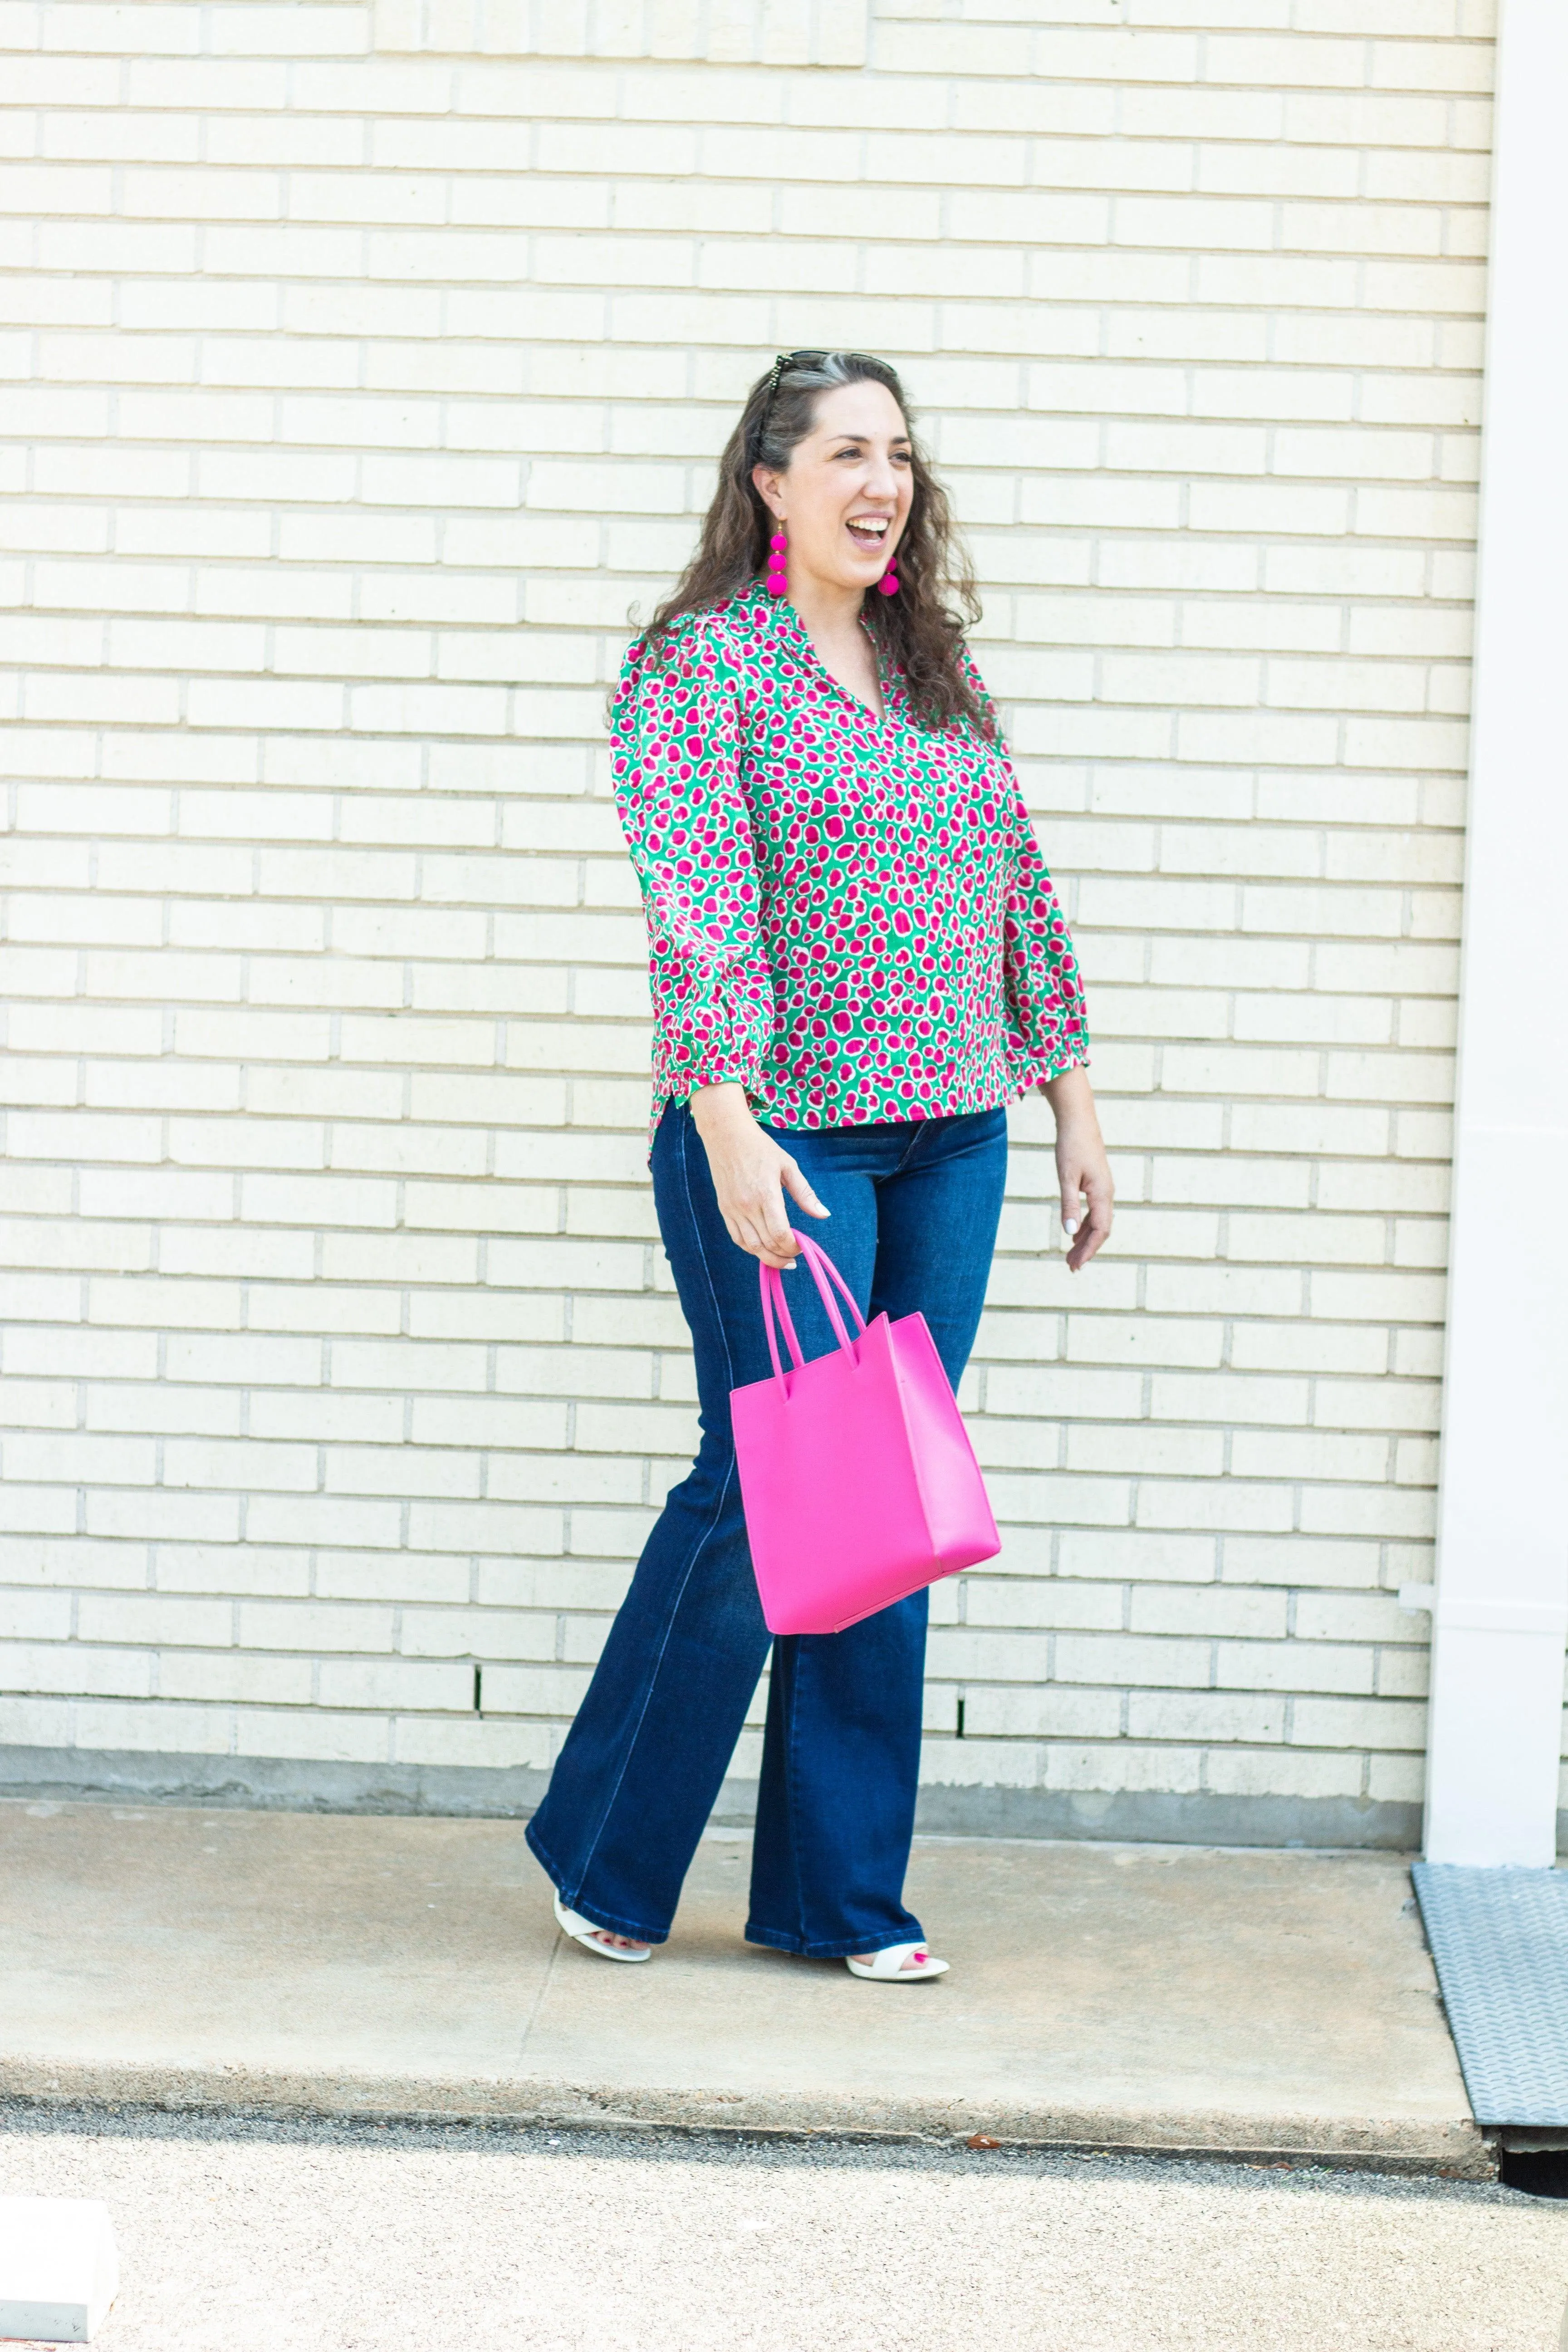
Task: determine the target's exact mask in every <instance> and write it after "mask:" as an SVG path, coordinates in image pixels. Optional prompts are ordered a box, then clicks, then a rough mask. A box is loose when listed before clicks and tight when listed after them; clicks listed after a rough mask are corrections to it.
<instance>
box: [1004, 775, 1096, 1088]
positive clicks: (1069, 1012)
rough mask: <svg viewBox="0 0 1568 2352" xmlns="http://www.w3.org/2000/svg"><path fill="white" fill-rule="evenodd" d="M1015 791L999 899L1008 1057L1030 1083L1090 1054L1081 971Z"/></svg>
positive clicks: (1058, 1072) (1020, 1078) (1022, 1079)
mask: <svg viewBox="0 0 1568 2352" xmlns="http://www.w3.org/2000/svg"><path fill="white" fill-rule="evenodd" d="M1008 782H1009V783H1010V785H1011V789H1012V793H1013V840H1014V859H1013V872H1012V877H1011V880H1010V882H1009V884H1008V887H1007V894H1006V898H1005V900H1004V902H1003V904H1004V914H1003V924H1002V957H1003V976H1004V985H1005V991H1006V998H1007V1015H1008V1026H1009V1028H1010V1029H1011V1030H1012V1032H1013V1037H1012V1040H1011V1055H1013V1056H1016V1076H1017V1078H1018V1081H1019V1083H1021V1084H1024V1085H1029V1086H1035V1085H1037V1084H1038V1083H1039V1082H1040V1081H1041V1080H1042V1079H1045V1078H1056V1077H1059V1076H1061V1074H1062V1072H1063V1071H1064V1070H1070V1069H1073V1068H1074V1067H1076V1066H1078V1065H1079V1063H1084V1062H1087V1061H1088V1060H1089V1023H1088V1019H1087V1017H1086V1014H1085V1011H1084V1001H1083V975H1082V973H1081V972H1080V971H1079V961H1078V957H1077V956H1076V955H1075V954H1074V952H1073V944H1072V939H1071V936H1070V934H1069V933H1068V927H1067V920H1066V918H1065V917H1064V915H1063V913H1062V910H1061V908H1060V905H1059V904H1058V899H1057V894H1056V891H1055V890H1054V889H1053V888H1052V887H1051V877H1050V874H1049V872H1048V870H1047V866H1046V861H1045V859H1044V857H1043V856H1041V855H1040V845H1039V843H1038V841H1037V839H1036V838H1035V828H1034V825H1033V824H1031V822H1030V819H1029V812H1028V810H1027V809H1026V807H1025V806H1024V796H1023V794H1022V793H1020V792H1019V790H1018V787H1017V784H1016V782H1014V780H1013V779H1012V777H1011V775H1009V779H1008Z"/></svg>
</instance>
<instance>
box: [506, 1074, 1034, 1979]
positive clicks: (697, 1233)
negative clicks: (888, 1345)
mask: <svg viewBox="0 0 1568 2352" xmlns="http://www.w3.org/2000/svg"><path fill="white" fill-rule="evenodd" d="M770 1132H773V1133H774V1134H775V1136H776V1139H777V1140H778V1141H779V1142H780V1143H781V1144H782V1145H783V1146H784V1150H786V1151H789V1152H792V1153H793V1154H794V1156H795V1159H796V1160H798V1161H799V1163H800V1166H801V1168H802V1169H803V1170H804V1171H805V1175H806V1177H807V1179H808V1181H810V1183H811V1184H812V1186H813V1187H814V1189H815V1190H816V1194H817V1196H818V1198H819V1199H820V1200H821V1201H822V1202H824V1203H825V1205H826V1207H827V1208H829V1209H830V1210H831V1211H832V1215H831V1217H830V1218H826V1219H822V1218H815V1217H808V1216H807V1215H806V1214H805V1211H804V1210H800V1209H794V1210H792V1212H791V1214H792V1221H793V1222H794V1223H795V1224H796V1225H798V1226H800V1227H802V1228H803V1229H806V1230H809V1231H810V1232H811V1233H812V1234H813V1235H814V1236H815V1237H816V1239H817V1240H819V1241H820V1242H821V1244H822V1245H823V1247H824V1248H825V1249H826V1251H827V1253H828V1255H829V1256H830V1257H831V1258H832V1259H833V1261H834V1264H835V1265H837V1267H838V1269H839V1271H840V1273H841V1274H842V1275H843V1276H844V1278H845V1280H846V1281H847V1283H848V1285H849V1286H850V1288H851V1289H852V1290H853V1291H854V1293H855V1296H856V1297H857V1299H858V1301H859V1304H860V1307H861V1309H862V1312H863V1313H865V1314H866V1315H868V1316H871V1315H876V1314H879V1313H881V1312H882V1311H883V1309H886V1311H887V1312H888V1314H889V1315H890V1316H892V1317H895V1318H896V1317H898V1316H900V1315H908V1314H910V1312H911V1311H912V1310H913V1309H914V1308H915V1307H919V1308H920V1309H921V1312H922V1313H923V1315H924V1316H925V1318H926V1321H927V1322H928V1323H929V1324H930V1326H931V1336H932V1337H933V1339H935V1341H936V1345H937V1349H938V1352H939V1353H940V1355H941V1357H942V1363H943V1365H944V1367H945V1368H946V1371H947V1376H948V1378H949V1380H951V1381H952V1383H953V1386H954V1387H955V1388H956V1387H957V1385H958V1379H959V1375H960V1373H961V1372H962V1371H963V1367H964V1364H965V1362H966V1361H967V1360H968V1356H969V1350H970V1349H971V1348H972V1347H973V1343H974V1334H975V1330H976V1328H977V1327H978V1325H979V1321H980V1310H981V1306H982V1303H983V1302H984V1296H985V1280H986V1276H987V1274H988V1272H989V1270H990V1265H991V1253H992V1249H993V1247H994V1243H995V1238H996V1223H997V1219H998V1216H999V1215H1000V1213H1001V1207H1002V1188H1003V1181H1004V1178H1005V1173H1006V1165H1007V1122H1006V1116H1005V1113H1004V1112H1003V1111H1001V1110H986V1111H975V1112H972V1113H970V1114H968V1115H967V1116H965V1117H963V1118H929V1119H909V1120H903V1119H900V1120H890V1121H888V1122H885V1123H881V1124H879V1125H876V1126H867V1127H840V1128H830V1129H820V1130H816V1131H812V1130H804V1131H791V1132H790V1133H788V1134H785V1133H784V1132H783V1131H782V1130H770ZM653 1181H654V1199H655V1202H656V1205H657V1207H658V1223H659V1231H660V1233H661V1234H663V1236H664V1245H665V1250H666V1252H667V1254H668V1258H669V1263H670V1267H671V1269H672V1271H673V1273H674V1276H675V1284H676V1288H677V1290H678V1291H679V1296H680V1304H681V1307H682V1309H683V1310H684V1312H685V1316H686V1319H687V1321H688V1323H689V1325H690V1327H691V1339H692V1346H693V1348H694V1349H695V1351H696V1358H697V1385H698V1392H699V1397H700V1404H701V1427H702V1443H701V1446H700V1450H699V1453H698V1455H697V1460H696V1462H695V1463H694V1465H692V1468H691V1471H690V1474H689V1476H687V1477H686V1478H683V1479H682V1480H681V1482H680V1484H679V1486H675V1487H673V1488H672V1489H671V1491H670V1493H669V1495H668V1498H667V1500H666V1502H665V1506H664V1509H663V1512H662V1513H661V1514H660V1517H659V1518H658V1523H657V1524H656V1526H655V1528H654V1529H653V1532H652V1534H651V1535H650V1536H649V1537H648V1539H647V1544H646V1545H645V1547H644V1549H643V1555H642V1558H641V1559H640V1560H639V1561H638V1562H637V1574H636V1576H635V1577H634V1578H633V1580H632V1585H631V1590H630V1591H628V1593H627V1594H626V1600H625V1601H624V1602H623V1603H622V1606H621V1610H620V1613H619V1615H618V1616H617V1617H616V1622H615V1623H614V1625H613V1626H612V1627H611V1628H610V1634H609V1639H608V1641H607V1642H606V1643H605V1650H604V1654H603V1656H602V1657H601V1658H600V1660H599V1664H598V1668H597V1671H596V1672H595V1675H594V1679H593V1682H592V1684H591V1685H589V1689H588V1694H587V1696H586V1697H585V1698H584V1701H583V1705H582V1706H581V1707H580V1709H579V1710H578V1714H577V1718H576V1721H575V1722H574V1724H573V1726H572V1728H571V1730H570V1732H569V1733H568V1734H567V1738H566V1743H565V1746H564V1747H563V1748H562V1751H561V1755H560V1758H559V1759H558V1760H557V1762H556V1766H555V1771H554V1776H553V1778H552V1780H551V1784H550V1790H549V1794H548V1795H547V1796H546V1798H545V1800H544V1802H543V1804H542V1805H541V1807H540V1809H539V1811H537V1812H536V1813H535V1814H534V1816H533V1819H532V1820H531V1822H530V1823H529V1825H528V1843H529V1844H530V1845H531V1847H532V1849H533V1852H534V1853H535V1854H536V1855H537V1856H538V1858H539V1860H540V1861H541V1863H542V1864H543V1865H544V1868H545V1869H546V1871H548V1873H549V1874H550V1876H551V1877H552V1879H553V1880H554V1882H555V1885H556V1886H557V1888H558V1889H559V1890H560V1894H561V1897H562V1900H563V1902H564V1903H565V1904H566V1905H567V1906H569V1907H570V1908H571V1909H573V1910H574V1911H580V1912H582V1914H583V1915H584V1917H585V1918H588V1919H592V1920H593V1922H594V1923H595V1926H596V1927H606V1928H608V1929H609V1930H610V1931H611V1932H612V1933H613V1934H616V1935H620V1936H632V1937H637V1938H638V1939H639V1940H640V1941H642V1942H645V1943H650V1944H661V1943H663V1942H664V1940H665V1938H666V1937H668V1933H669V1923H670V1921H671V1919H672V1918H673V1917H674V1916H675V1906H676V1905H677V1903H678V1902H679V1897H680V1887H681V1882H682V1880H683V1879H684V1878H685V1876H686V1873H687V1870H688V1868H689V1864H690V1862H691V1857H692V1855H693V1853H695V1852H696V1850H697V1842H698V1840H699V1838H700V1836H701V1834H702V1832H703V1829H704V1827H705V1826H706V1823H707V1821H708V1816H709V1813H710V1811H711V1810H712V1806H713V1801H714V1799H715V1798H716V1797H717V1795H718V1793H719V1787H720V1783H721V1781H722V1780H723V1778H724V1773H725V1770H726V1768H727V1767H728V1765H729V1762H730V1759H731V1754H732V1753H733V1750H734V1747H735V1742H736V1740H737V1739H738V1738H739V1737H740V1733H741V1727H742V1723H743V1722H744V1720H745V1715H746V1709H747V1707H748V1706H749V1705H750V1703H751V1699H752V1693H753V1692H754V1690H755V1689H756V1686H757V1681H758V1677H759V1676H760V1675H761V1673H762V1670H763V1664H764V1663H765V1661H766V1658H767V1653H768V1632H767V1628H766V1626H765V1625H764V1624H763V1612H762V1608H761V1606H760V1604H759V1602H758V1599H757V1586H756V1580H755V1578H754V1577H753V1575H752V1559H751V1553H750V1551H749V1549H748V1548H747V1544H746V1525H745V1520H744V1517H742V1509H741V1492H740V1485H739V1482H738V1480H737V1477H736V1475H735V1451H734V1445H733V1444H732V1442H731V1433H730V1391H731V1389H732V1388H738V1387H740V1386H741V1385H742V1383H743V1382H745V1381H758V1380H762V1379H763V1378H764V1377H765V1375H766V1374H767V1372H768V1370H769V1362H768V1354H767V1343H766V1340H765V1339H764V1337H763V1317H762V1308H761V1305H760V1302H759V1299H758V1286H757V1262H756V1260H755V1258H753V1257H751V1256H748V1255H747V1254H746V1253H745V1252H744V1251H743V1250H741V1249H738V1248H737V1247H736V1245H735V1244H734V1243H733V1242H732V1241H731V1239H730V1236H729V1234H728V1233H727V1232H726V1231H725V1228H724V1221H723V1219H722V1218H721V1215H720V1213H719V1204H718V1202H717V1201H716V1200H715V1198H714V1195H713V1185H712V1181H711V1179H710V1175H709V1172H708V1158H707V1154H706V1152H705V1150H704V1149H703V1145H702V1139H701V1138H700V1135H699V1134H698V1132H697V1128H696V1124H695V1122H694V1121H693V1119H692V1118H691V1115H690V1112H689V1110H688V1109H687V1108H686V1107H685V1105H684V1104H682V1103H671V1104H669V1105H668V1107H667V1108H666V1110H665V1112H664V1116H663V1118H661V1119H660V1121H659V1127H658V1135H657V1136H656V1137H655V1139H654V1150H653ZM785 1280H786V1281H787V1282H788V1283H789V1285H790V1306H791V1312H792V1313H793V1315H794V1318H795V1328H796V1329H797V1330H798V1332H799V1334H800V1343H801V1347H802V1349H804V1350H805V1354H806V1355H807V1356H808V1357H810V1356H818V1355H821V1354H823V1353H824V1352H825V1351H826V1349H828V1348H830V1347H832V1346H833V1345H834V1344H835V1341H834V1338H833V1333H832V1331H831V1329H830V1328H829V1327H828V1323H827V1319H826V1316H825V1315H824V1314H823V1312H822V1306H821V1301H820V1300H819V1298H818V1297H817V1294H816V1285H815V1283H814V1282H813V1280H812V1277H811V1276H810V1274H809V1273H808V1272H807V1271H806V1269H805V1267H804V1266H796V1267H795V1268H794V1269H793V1271H792V1272H791V1273H790V1274H788V1275H787V1276H785ZM925 1633H926V1596H925V1594H924V1593H923V1592H921V1593H917V1594H916V1595H914V1597H913V1598H912V1599H910V1600H908V1601H898V1602H896V1603H895V1604H894V1606H893V1607H892V1608H890V1609H883V1610H881V1611H879V1612H878V1614H877V1615H876V1616H874V1617H868V1618H865V1619H863V1620H862V1622H860V1623H859V1624H858V1625H851V1626H850V1627H849V1629H848V1631H847V1633H811V1634H805V1633H795V1634H787V1635H781V1637H780V1638H779V1640H778V1641H776V1642H775V1643H773V1674H772V1678H771V1681H770V1685H769V1691H768V1713H767V1731H766V1736H765V1738H764V1743H763V1772H762V1786H761V1790H760V1793H759V1797H758V1802H757V1820H756V1832H755V1836H754V1839H753V1842H752V1896H751V1916H750V1918H749V1920H748V1922H747V1926H746V1936H747V1939H748V1941H750V1942H752V1943H753V1944H770V1945H773V1946H774V1947H776V1948H777V1949H779V1950H780V1951H785V1952H804V1953H806V1954H808V1955H810V1956H811V1957H812V1958H835V1957H837V1956H838V1955H840V1954H843V1953H846V1952H868V1951H876V1950H880V1949H882V1948H884V1947H885V1946H887V1945H889V1944H902V1943H909V1942H912V1941H917V1940H918V1939H919V1938H920V1936H921V1926H920V1922H919V1921H918V1920H917V1919H915V1918H914V1917H913V1916H911V1915H910V1912H909V1911H907V1910H906V1909H905V1907H904V1901H903V1885H904V1871H905V1868H906V1865H907V1864H908V1861H909V1853H910V1837H911V1836H912V1834H913V1832H914V1815H915V1784H916V1779H917V1776H918V1772H919V1767H920V1747H921V1685H922V1680H923V1676H924V1672H925Z"/></svg>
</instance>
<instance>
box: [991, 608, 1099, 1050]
mask: <svg viewBox="0 0 1568 2352" xmlns="http://www.w3.org/2000/svg"><path fill="white" fill-rule="evenodd" d="M963 669H964V675H965V677H967V679H968V681H969V685H970V688H971V691H972V692H973V695H974V698H975V700H976V702H977V703H978V705H979V708H980V714H981V720H982V726H983V730H984V732H985V733H986V734H987V735H988V737H989V738H990V740H991V743H992V747H993V751H994V757H995V761H996V764H997V766H998V767H999V768H1000V769H1001V771H1002V776H1001V779H1000V782H1001V784H1002V788H1003V790H1004V791H1005V793H1007V794H1008V795H1009V797H1010V799H1011V802H1012V824H1011V828H1010V830H1011V839H1012V849H1013V858H1012V870H1011V874H1010V877H1009V878H1008V882H1007V886H1006V895H1005V898H1004V900H1003V919H1002V972H1003V987H1004V992H1005V997H1006V1004H1007V1026H1008V1029H1009V1031H1010V1032H1011V1034H1010V1036H1009V1039H1008V1049H1007V1059H1008V1067H1009V1075H1010V1076H1011V1077H1012V1079H1013V1081H1014V1083H1015V1085H1016V1086H1018V1087H1032V1086H1037V1085H1038V1084H1039V1083H1040V1081H1041V1080H1042V1079H1044V1078H1059V1077H1060V1076H1061V1074H1062V1072H1063V1071H1064V1070H1071V1069H1075V1068H1077V1067H1078V1066H1079V1065H1080V1064H1085V1063H1087V1062H1088V1060H1089V1019H1088V1014H1087V1013H1086V1010H1085V1006H1084V999H1083V974H1082V972H1081V971H1079V961H1078V957H1077V955H1076V954H1075V953H1074V951H1073V943H1072V935H1071V933H1070V932H1069V931H1068V927H1067V918H1066V917H1065V916H1064V915H1063V913H1062V910H1061V906H1060V903H1059V901H1058V898H1057V894H1056V891H1055V889H1054V888H1053V887H1052V884H1051V877H1050V871H1049V868H1048V867H1047V864H1046V861H1045V859H1044V857H1043V856H1041V854H1040V845H1039V842H1038V841H1037V838H1036V835H1035V828H1034V824H1033V823H1032V822H1031V819H1030V816H1029V812H1028V810H1027V809H1026V807H1025V806H1024V795H1023V793H1021V792H1020V791H1019V789H1018V780H1017V778H1016V776H1015V774H1014V773H1013V763H1012V761H1010V760H1009V759H1008V757H1007V754H1006V751H1005V749H1004V747H1003V743H1002V738H1001V734H1000V731H999V730H998V728H997V722H996V711H995V706H994V703H993V702H992V699H991V697H990V694H989V693H988V691H987V690H986V686H985V681H984V678H983V677H981V675H980V672H979V670H978V669H977V668H976V667H975V664H974V657H973V655H972V654H971V653H970V652H969V651H968V649H967V648H965V650H964V654H963Z"/></svg>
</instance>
